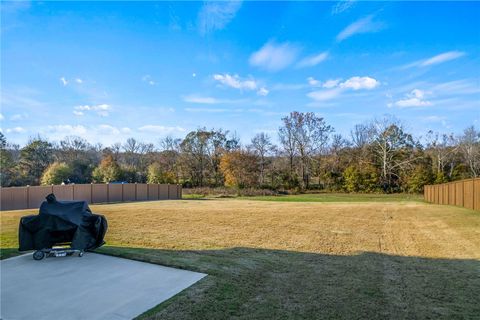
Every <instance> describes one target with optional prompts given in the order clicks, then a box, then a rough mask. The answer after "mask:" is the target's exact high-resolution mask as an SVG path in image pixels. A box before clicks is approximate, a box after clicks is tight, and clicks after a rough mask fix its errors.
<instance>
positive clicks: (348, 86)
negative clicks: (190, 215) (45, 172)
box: [0, 1, 480, 145]
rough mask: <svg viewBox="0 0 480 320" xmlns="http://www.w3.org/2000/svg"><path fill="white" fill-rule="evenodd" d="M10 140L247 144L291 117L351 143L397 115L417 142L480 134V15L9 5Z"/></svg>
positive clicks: (345, 4)
mask: <svg viewBox="0 0 480 320" xmlns="http://www.w3.org/2000/svg"><path fill="white" fill-rule="evenodd" d="M1 15H2V21H1V80H2V81H1V116H0V119H1V122H0V123H1V128H2V131H3V133H4V134H5V135H6V136H7V139H8V140H9V141H12V142H16V143H21V144H23V143H25V142H26V141H27V140H28V139H29V137H32V136H35V135H37V134H40V135H41V136H42V137H46V138H48V139H50V140H54V141H55V140H60V139H61V138H63V137H64V136H67V135H77V136H81V137H84V138H86V139H87V140H89V141H90V142H92V143H97V142H100V143H103V144H105V145H109V144H111V143H114V142H121V141H124V140H125V139H126V138H128V137H136V138H138V139H140V140H143V141H148V142H153V143H156V142H158V140H159V139H160V138H162V137H164V136H166V135H173V136H177V137H183V136H184V135H185V134H186V133H187V132H188V131H190V130H194V129H196V128H199V127H204V126H205V127H207V128H212V127H215V128H219V127H221V128H224V129H227V130H230V131H236V132H237V134H238V135H239V136H240V137H241V139H242V141H243V142H244V143H246V142H248V140H249V139H250V138H251V137H252V136H253V135H255V134H256V133H258V132H261V131H264V132H267V133H269V134H271V135H272V136H273V137H275V136H276V133H275V132H276V130H277V128H278V127H279V125H280V122H281V120H280V119H281V118H282V117H283V116H284V115H286V114H288V113H289V112H291V111H294V110H297V111H311V112H315V113H317V114H318V115H321V116H323V117H325V119H326V121H327V123H329V124H331V125H332V126H333V127H334V128H335V130H336V132H337V133H341V134H343V135H346V136H348V134H349V131H350V129H351V128H352V126H353V125H355V124H356V123H362V122H365V121H368V120H370V119H372V118H373V117H380V116H382V115H384V114H390V115H394V116H396V117H398V118H399V119H400V120H401V121H403V122H404V123H405V124H406V127H407V128H408V129H409V130H410V131H411V132H412V133H414V134H415V135H416V136H417V137H418V136H421V135H424V134H425V133H426V132H427V131H428V130H429V129H432V130H435V131H440V132H447V133H448V132H453V133H456V134H458V133H460V132H461V131H462V130H463V129H464V128H465V127H467V126H469V125H475V126H476V127H477V128H478V127H479V126H480V3H479V2H455V3H450V2H414V1H409V2H361V1H340V2H254V1H244V2H239V1H235V2H134V3H132V2H113V1H109V2H48V1H47V2H4V1H2V8H1Z"/></svg>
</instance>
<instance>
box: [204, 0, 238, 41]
mask: <svg viewBox="0 0 480 320" xmlns="http://www.w3.org/2000/svg"><path fill="white" fill-rule="evenodd" d="M241 6H242V1H237V0H233V1H218V2H217V1H207V2H205V3H204V5H203V6H202V8H201V9H200V12H199V13H198V29H199V32H200V34H201V35H206V34H208V33H210V32H213V31H215V30H222V29H223V28H225V26H226V25H227V24H228V23H229V22H230V21H232V20H233V18H235V16H236V14H237V11H238V10H239V9H240V7H241Z"/></svg>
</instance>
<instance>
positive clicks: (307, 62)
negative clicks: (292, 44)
mask: <svg viewBox="0 0 480 320" xmlns="http://www.w3.org/2000/svg"><path fill="white" fill-rule="evenodd" d="M327 58H328V52H326V51H325V52H321V53H318V54H315V55H312V56H308V57H305V58H303V59H302V60H300V62H298V63H297V67H298V68H305V67H314V66H316V65H317V64H319V63H320V62H323V61H325V60H326V59H327Z"/></svg>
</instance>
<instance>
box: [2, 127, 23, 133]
mask: <svg viewBox="0 0 480 320" xmlns="http://www.w3.org/2000/svg"><path fill="white" fill-rule="evenodd" d="M5 132H7V133H18V134H20V133H24V132H27V130H26V129H24V128H22V127H14V128H8V129H7V130H5Z"/></svg>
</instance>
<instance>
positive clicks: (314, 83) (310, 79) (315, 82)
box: [307, 77, 320, 87]
mask: <svg viewBox="0 0 480 320" xmlns="http://www.w3.org/2000/svg"><path fill="white" fill-rule="evenodd" d="M307 81H308V84H309V85H311V86H312V87H316V86H318V85H320V81H318V80H316V79H315V78H314V77H308V78H307Z"/></svg>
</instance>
